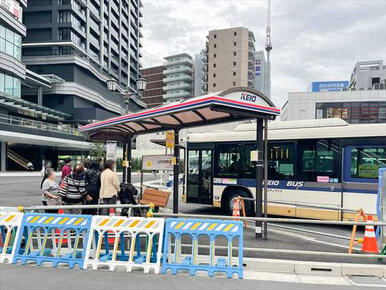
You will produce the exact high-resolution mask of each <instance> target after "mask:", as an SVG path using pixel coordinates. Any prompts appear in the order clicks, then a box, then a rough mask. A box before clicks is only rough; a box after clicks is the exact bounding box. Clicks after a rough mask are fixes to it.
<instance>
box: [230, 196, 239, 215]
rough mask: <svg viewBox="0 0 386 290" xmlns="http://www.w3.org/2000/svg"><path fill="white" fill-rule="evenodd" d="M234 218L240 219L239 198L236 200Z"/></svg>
mask: <svg viewBox="0 0 386 290" xmlns="http://www.w3.org/2000/svg"><path fill="white" fill-rule="evenodd" d="M232 216H234V217H240V199H238V198H235V199H234V202H233V212H232Z"/></svg>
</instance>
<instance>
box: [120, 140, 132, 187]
mask: <svg viewBox="0 0 386 290" xmlns="http://www.w3.org/2000/svg"><path fill="white" fill-rule="evenodd" d="M131 141H132V139H131V136H129V137H128V138H127V139H126V141H124V142H122V153H123V156H122V171H123V172H122V173H123V174H122V183H131Z"/></svg>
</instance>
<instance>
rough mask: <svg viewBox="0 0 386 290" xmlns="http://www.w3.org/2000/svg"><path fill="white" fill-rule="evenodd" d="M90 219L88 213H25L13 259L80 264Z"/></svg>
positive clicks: (82, 261)
mask: <svg viewBox="0 0 386 290" xmlns="http://www.w3.org/2000/svg"><path fill="white" fill-rule="evenodd" d="M91 219H92V216H88V215H65V214H39V213H27V214H25V215H24V217H23V221H22V224H21V232H20V235H19V237H18V240H17V245H16V253H15V256H14V258H13V263H14V264H15V263H17V262H18V261H20V262H21V263H22V264H25V263H26V262H27V261H33V262H36V264H37V265H39V266H40V265H41V264H42V263H43V262H51V263H52V266H53V267H56V266H57V265H58V263H65V264H68V266H69V267H70V268H73V267H74V266H75V265H76V264H78V265H79V268H83V263H84V259H85V252H86V246H87V241H88V237H89V233H90V225H91ZM34 244H37V246H36V247H34ZM80 246H83V248H81V247H80Z"/></svg>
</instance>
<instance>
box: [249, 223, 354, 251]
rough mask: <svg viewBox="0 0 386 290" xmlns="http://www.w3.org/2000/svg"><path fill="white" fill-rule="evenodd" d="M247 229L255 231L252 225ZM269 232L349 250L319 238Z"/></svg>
mask: <svg viewBox="0 0 386 290" xmlns="http://www.w3.org/2000/svg"><path fill="white" fill-rule="evenodd" d="M247 228H249V229H251V230H254V229H255V227H254V226H250V225H248V226H247ZM268 232H272V233H276V234H279V235H284V236H287V237H292V238H296V239H301V240H305V241H309V242H313V243H316V244H323V245H327V246H333V247H338V248H342V249H348V246H344V245H340V244H335V243H330V242H325V241H320V240H317V238H315V237H309V236H305V235H301V234H297V233H292V232H283V231H280V230H275V229H269V230H268ZM354 250H356V251H360V250H361V249H360V248H358V247H354Z"/></svg>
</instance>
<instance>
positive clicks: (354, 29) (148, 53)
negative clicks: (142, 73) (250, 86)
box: [143, 0, 386, 106]
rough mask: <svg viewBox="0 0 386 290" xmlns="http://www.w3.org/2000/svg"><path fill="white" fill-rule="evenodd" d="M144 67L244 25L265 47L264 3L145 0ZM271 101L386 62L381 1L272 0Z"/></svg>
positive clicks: (281, 100) (194, 50) (385, 5)
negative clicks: (362, 63) (363, 63)
mask: <svg viewBox="0 0 386 290" xmlns="http://www.w3.org/2000/svg"><path fill="white" fill-rule="evenodd" d="M143 2H144V5H145V8H144V11H143V14H144V19H143V23H144V39H143V44H144V48H143V56H144V57H143V63H144V66H145V67H146V66H153V65H158V64H161V63H162V62H163V57H165V56H167V55H171V54H175V53H180V52H187V53H189V54H191V55H192V56H193V55H194V54H196V53H198V52H199V51H200V50H201V49H202V48H203V47H204V44H205V41H206V36H207V35H208V31H209V30H213V29H221V28H229V27H237V26H244V27H247V28H249V29H250V30H252V31H253V32H254V33H255V38H256V45H255V46H256V49H257V50H261V49H264V43H265V26H266V2H267V1H265V0H238V1H231V0H229V1H225V0H223V1H216V0H206V1H204V0H175V1H170V0H144V1H143ZM271 23H272V24H271V25H272V43H273V51H272V54H271V59H272V98H273V100H274V101H275V102H276V104H277V105H279V106H280V105H282V104H283V103H284V102H285V100H286V99H287V93H288V92H289V91H304V90H305V89H306V88H307V87H308V85H309V83H310V82H312V81H315V80H348V79H349V77H350V73H351V71H352V69H353V67H354V65H355V62H356V61H358V60H371V59H383V60H386V1H384V0H323V1H322V0H273V1H272V20H271Z"/></svg>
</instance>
